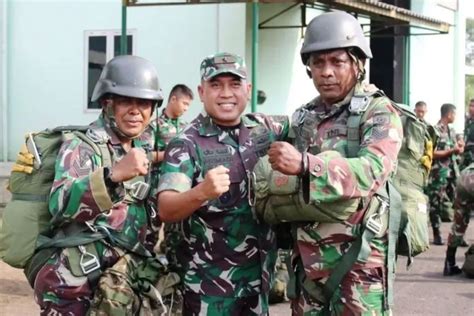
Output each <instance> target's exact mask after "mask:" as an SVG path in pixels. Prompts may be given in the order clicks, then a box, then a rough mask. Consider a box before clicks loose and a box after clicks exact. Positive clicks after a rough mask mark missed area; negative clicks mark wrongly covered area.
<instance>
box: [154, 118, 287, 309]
mask: <svg viewBox="0 0 474 316" xmlns="http://www.w3.org/2000/svg"><path fill="white" fill-rule="evenodd" d="M287 133H288V118H287V117H277V116H272V117H270V116H268V117H267V116H264V115H263V114H247V115H244V116H242V120H241V123H240V125H239V126H238V127H234V128H221V127H219V126H217V125H216V124H214V123H213V121H212V119H211V118H210V117H209V116H207V115H206V114H201V115H199V116H198V117H197V118H196V119H194V120H193V121H192V122H191V124H190V125H189V126H188V127H187V128H186V129H185V130H184V131H183V132H182V133H181V134H180V135H179V136H178V137H177V138H175V139H174V140H172V141H171V143H170V144H169V146H168V148H167V149H166V155H165V161H164V162H163V164H162V167H161V177H160V185H159V188H158V191H159V192H162V191H165V190H172V191H177V192H186V191H188V190H190V189H191V188H192V187H194V186H195V185H196V184H198V183H200V182H202V181H203V180H204V177H205V174H206V173H207V171H209V170H211V169H213V168H215V167H217V166H219V165H223V166H225V167H226V168H228V169H229V170H230V174H229V176H230V182H231V185H230V189H229V191H228V192H226V193H224V194H223V195H222V196H221V197H219V198H218V199H215V200H210V201H208V202H207V203H205V204H203V205H202V206H201V207H200V208H199V209H198V210H196V211H195V212H194V213H193V215H191V216H190V217H189V218H187V219H185V220H183V221H182V222H181V223H180V225H181V229H182V233H183V237H184V240H183V243H182V244H181V245H180V247H178V249H176V251H177V259H178V260H179V263H180V264H181V266H182V270H181V274H182V276H183V278H182V279H183V280H184V290H185V295H184V297H185V304H184V310H185V315H191V314H192V315H198V314H199V315H261V314H266V313H267V312H268V297H267V295H268V291H269V287H270V283H271V279H272V275H273V269H274V265H275V259H276V245H275V238H274V232H273V230H272V229H271V227H270V226H269V225H267V224H265V223H262V222H259V221H258V220H257V218H256V215H255V214H254V212H253V211H252V208H251V206H250V202H249V200H251V199H252V194H251V193H252V192H249V178H248V174H249V173H251V172H252V170H253V168H254V165H255V163H256V162H257V160H258V158H259V157H262V156H264V155H265V154H266V152H267V149H268V147H269V146H270V144H271V142H273V141H276V140H280V139H283V138H285V137H286V136H287Z"/></svg>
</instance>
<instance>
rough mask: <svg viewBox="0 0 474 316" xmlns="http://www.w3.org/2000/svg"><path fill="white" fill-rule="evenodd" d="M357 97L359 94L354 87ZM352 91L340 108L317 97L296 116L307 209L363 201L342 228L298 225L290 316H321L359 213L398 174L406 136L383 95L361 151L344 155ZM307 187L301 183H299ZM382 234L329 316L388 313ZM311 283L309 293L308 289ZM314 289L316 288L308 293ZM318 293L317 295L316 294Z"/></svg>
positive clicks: (368, 114)
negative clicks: (327, 286) (305, 154)
mask: <svg viewBox="0 0 474 316" xmlns="http://www.w3.org/2000/svg"><path fill="white" fill-rule="evenodd" d="M354 91H355V93H357V94H360V93H362V94H363V93H364V92H363V91H362V88H361V87H360V86H359V85H356V87H355V90H354ZM354 91H353V92H351V93H350V94H349V95H347V96H346V97H345V98H344V99H343V100H342V101H341V102H338V103H336V104H331V105H329V106H328V105H325V104H323V103H322V101H321V100H320V99H319V97H318V98H316V99H314V100H313V101H311V102H310V103H308V104H307V105H305V106H303V107H302V108H300V109H298V110H297V111H296V112H295V114H294V115H293V119H292V127H293V128H294V129H295V134H296V144H297V146H298V147H299V149H300V150H302V151H307V152H308V159H309V179H308V180H309V186H307V187H303V190H308V191H309V196H310V203H316V204H317V203H327V202H338V201H345V200H349V199H360V203H359V208H358V210H357V211H356V212H355V213H353V214H352V215H351V216H350V217H349V219H348V220H347V221H345V222H344V223H322V222H321V223H319V222H311V223H296V224H295V225H294V232H293V235H294V236H296V244H295V248H294V255H293V258H292V261H293V269H294V270H295V274H296V280H297V281H298V282H297V284H296V293H295V294H296V297H295V298H294V299H292V311H293V315H324V313H325V311H324V306H325V303H324V295H322V292H321V291H319V290H317V289H322V288H323V286H324V283H325V282H326V280H327V278H328V277H329V275H330V274H331V272H332V270H333V269H334V268H335V267H336V266H337V265H338V264H339V263H340V260H341V257H342V255H343V254H344V253H346V252H347V250H348V249H349V247H350V246H351V244H352V243H353V242H354V241H355V240H356V239H357V238H358V236H359V235H360V231H361V229H362V225H363V218H364V213H365V210H366V208H367V205H368V204H369V201H371V200H372V199H375V198H374V197H373V196H374V193H375V192H376V191H377V190H378V189H379V188H380V187H381V186H383V185H384V184H385V182H386V181H387V180H388V179H389V177H390V176H391V175H392V173H393V171H394V170H395V166H396V160H397V155H398V152H399V150H400V146H401V142H402V135H403V130H402V126H401V121H400V118H399V116H398V114H397V111H396V110H395V109H394V108H393V106H392V105H391V102H390V100H389V99H388V98H386V97H377V98H373V99H372V101H371V102H370V104H369V105H368V108H367V110H366V111H365V112H364V114H363V116H362V118H361V123H362V124H361V127H360V135H361V136H360V139H361V142H360V150H359V152H358V155H357V157H355V158H345V157H347V155H348V154H347V150H348V145H347V138H348V127H347V126H348V125H347V120H348V117H349V116H350V112H349V109H348V105H349V103H350V101H351V98H352V96H353V94H354ZM303 183H304V181H303ZM387 247H388V241H387V234H386V233H385V234H384V235H383V236H382V237H375V238H374V239H372V241H371V242H370V250H371V252H370V254H369V256H368V259H367V261H366V262H358V261H356V263H355V264H354V266H353V267H352V269H351V270H350V271H349V273H348V274H347V275H346V276H345V277H344V279H343V280H342V284H341V286H340V287H339V288H338V289H337V290H336V291H335V293H334V295H333V297H332V300H331V302H330V304H329V308H330V310H331V315H382V314H385V313H386V312H387V311H386V310H385V306H384V305H385V304H384V303H385V299H386V296H385V294H386V293H385V291H386V277H387V257H386V256H387V249H388V248H387ZM306 285H308V286H309V287H307V286H306ZM310 288H311V289H313V290H315V291H313V290H310ZM317 292H319V294H321V295H315V293H317Z"/></svg>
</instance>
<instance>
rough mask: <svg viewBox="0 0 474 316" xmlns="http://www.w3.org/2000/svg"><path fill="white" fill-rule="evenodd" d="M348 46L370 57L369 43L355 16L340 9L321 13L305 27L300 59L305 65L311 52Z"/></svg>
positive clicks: (365, 56)
mask: <svg viewBox="0 0 474 316" xmlns="http://www.w3.org/2000/svg"><path fill="white" fill-rule="evenodd" d="M349 47H355V48H357V49H358V50H359V53H360V54H361V56H360V57H364V58H372V52H371V50H370V47H369V43H368V41H367V40H366V38H365V37H364V33H363V32H362V28H361V26H360V24H359V21H357V19H356V18H354V17H353V16H352V15H350V14H348V13H346V12H340V11H337V12H328V13H323V14H321V15H319V16H317V17H315V18H314V19H313V20H311V22H310V23H309V25H308V27H307V29H306V33H305V37H304V42H303V47H302V48H301V52H300V53H301V60H302V61H303V64H305V65H306V64H307V61H308V58H309V56H310V53H312V52H317V51H324V50H331V49H338V48H349Z"/></svg>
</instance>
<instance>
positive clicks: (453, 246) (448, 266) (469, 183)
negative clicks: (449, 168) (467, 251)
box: [443, 163, 474, 276]
mask: <svg viewBox="0 0 474 316" xmlns="http://www.w3.org/2000/svg"><path fill="white" fill-rule="evenodd" d="M454 206H455V213H454V222H453V225H452V226H451V232H450V234H449V236H448V247H447V249H446V260H445V262H444V270H443V274H444V275H445V276H450V275H456V274H460V273H461V272H462V270H461V269H460V268H459V267H458V266H457V265H456V250H457V247H459V246H461V245H462V243H463V242H465V241H464V234H465V233H466V230H467V226H468V225H469V220H470V217H471V211H472V210H474V163H472V164H470V165H469V166H467V167H466V168H465V169H464V170H463V171H462V172H461V176H460V178H459V181H458V183H457V185H456V199H455V202H454ZM471 248H472V247H471Z"/></svg>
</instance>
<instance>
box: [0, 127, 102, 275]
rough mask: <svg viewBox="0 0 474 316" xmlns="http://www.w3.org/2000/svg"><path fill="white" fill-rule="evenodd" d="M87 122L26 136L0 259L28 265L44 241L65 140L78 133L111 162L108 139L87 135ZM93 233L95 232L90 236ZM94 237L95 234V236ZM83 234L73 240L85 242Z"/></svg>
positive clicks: (1, 231)
mask: <svg viewBox="0 0 474 316" xmlns="http://www.w3.org/2000/svg"><path fill="white" fill-rule="evenodd" d="M87 131H88V126H60V127H56V128H54V129H46V130H43V131H40V132H38V133H30V134H28V135H27V136H26V139H25V144H23V145H22V148H21V150H20V152H19V154H18V157H17V160H16V163H15V164H14V166H13V170H12V172H11V174H10V179H9V185H8V189H9V191H10V192H11V194H12V199H11V201H10V202H9V203H8V204H7V206H6V208H5V210H4V212H3V217H2V226H1V227H0V259H2V260H3V261H4V262H6V263H7V264H9V265H11V266H12V267H15V268H26V267H27V266H28V265H29V263H30V259H31V258H32V256H33V254H34V253H35V250H36V249H37V247H38V246H39V244H40V243H42V242H44V241H45V240H44V239H45V238H44V235H43V234H45V235H47V233H48V231H49V228H50V220H51V215H50V213H49V209H48V208H49V194H50V191H51V187H52V184H53V180H54V173H55V164H56V158H57V155H58V152H59V149H60V147H61V145H62V143H63V142H64V141H65V140H67V139H71V138H73V137H78V138H80V139H81V140H82V141H84V142H86V143H87V144H89V145H90V146H91V148H92V149H93V150H94V152H95V153H96V154H97V155H99V156H100V157H101V158H102V164H103V165H104V166H109V165H111V157H110V152H109V150H108V149H107V145H106V143H105V142H104V143H100V142H95V141H93V140H92V139H91V138H90V137H89V136H87V134H88V133H87ZM91 237H92V236H91ZM93 238H94V237H93ZM83 241H84V240H82V239H81V238H74V239H72V240H70V242H72V243H78V244H80V243H82V242H83Z"/></svg>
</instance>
